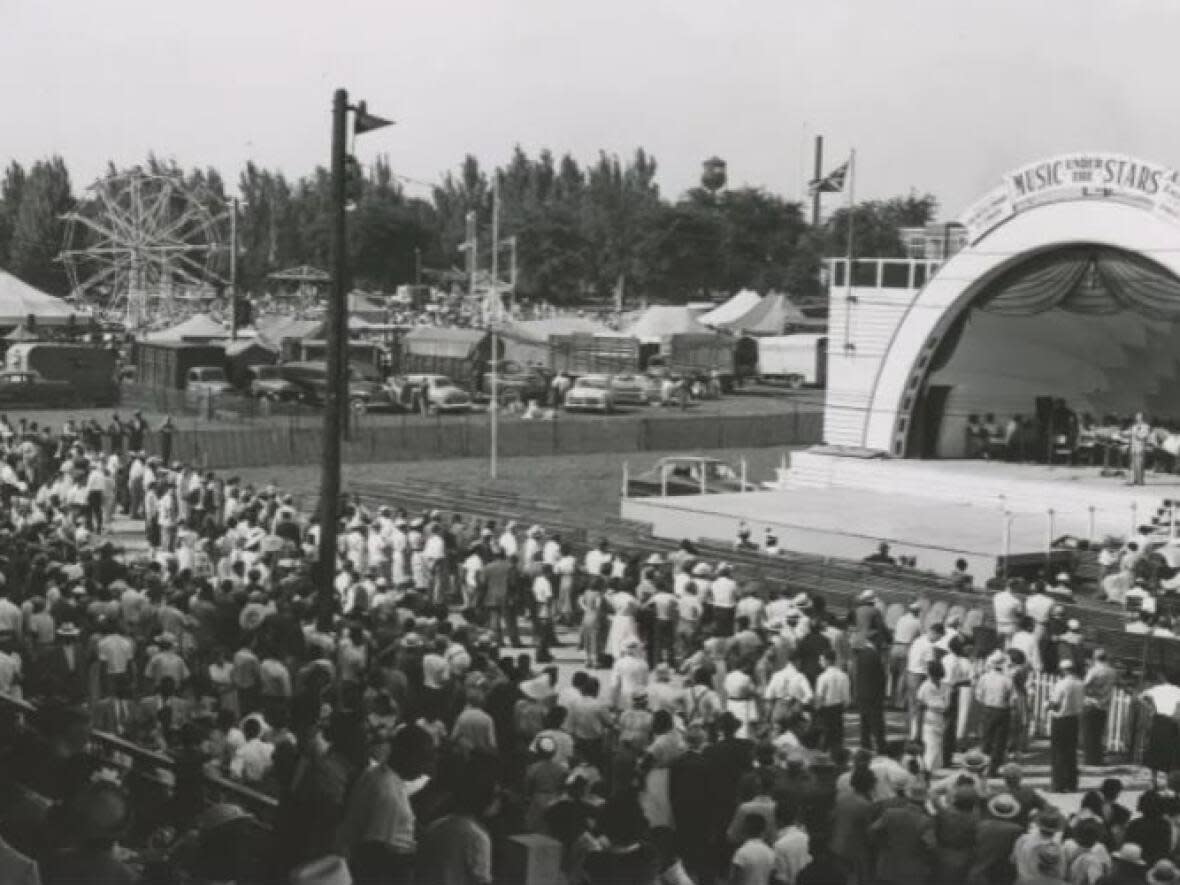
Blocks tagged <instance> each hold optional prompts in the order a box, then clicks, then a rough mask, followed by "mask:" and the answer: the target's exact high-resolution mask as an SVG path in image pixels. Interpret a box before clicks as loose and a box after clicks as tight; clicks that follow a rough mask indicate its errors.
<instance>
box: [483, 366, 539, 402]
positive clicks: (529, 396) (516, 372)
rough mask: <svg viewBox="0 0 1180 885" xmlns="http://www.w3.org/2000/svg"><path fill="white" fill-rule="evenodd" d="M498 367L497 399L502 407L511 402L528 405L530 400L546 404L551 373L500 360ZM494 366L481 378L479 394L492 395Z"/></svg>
mask: <svg viewBox="0 0 1180 885" xmlns="http://www.w3.org/2000/svg"><path fill="white" fill-rule="evenodd" d="M495 367H496V375H495V381H496V391H497V399H498V400H499V401H500V404H501V405H507V404H508V403H511V402H520V403H526V402H528V401H530V400H533V401H536V402H544V401H545V397H546V395H547V394H548V392H549V379H550V376H549V373H548V372H547V371H546V370H545V369H543V368H541V367H540V366H522V365H521V364H520V363H518V362H516V361H515V360H498V361H496V363H495ZM491 369H492V364H491V363H489V364H488V368H487V371H485V372H484V373H483V375H482V376H481V377H480V382H479V392H480V393H481V394H483V395H484V396H487V397H491V395H492V371H491Z"/></svg>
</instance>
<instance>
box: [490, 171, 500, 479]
mask: <svg viewBox="0 0 1180 885" xmlns="http://www.w3.org/2000/svg"><path fill="white" fill-rule="evenodd" d="M488 307H490V308H491V316H490V317H489V322H488V326H489V327H490V329H491V331H492V404H491V410H492V421H491V425H492V427H491V444H490V445H489V446H488V448H489V450H490V453H491V459H492V460H491V464H490V466H489V471H488V472H489V474H490V476H491V478H492V479H495V478H496V461H497V460H498V458H497V456H498V452H497V449H498V448H499V443H500V367H499V365H498V363H499V359H498V357H499V354H498V353H497V352H496V344H497V343H498V341H499V336H497V335H496V324H497V323H498V322H499V321H500V176H499V174H498V173H497V174H496V175H494V176H493V177H492V291H491V297H490V298H489V299H488Z"/></svg>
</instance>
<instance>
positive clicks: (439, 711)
mask: <svg viewBox="0 0 1180 885" xmlns="http://www.w3.org/2000/svg"><path fill="white" fill-rule="evenodd" d="M2 424H3V426H4V427H7V428H8V430H9V431H11V432H10V433H4V434H2V436H3V441H2V442H0V445H2V446H3V464H2V466H0V505H2V506H0V539H2V540H0V573H2V575H3V578H2V580H0V694H4V695H7V696H10V697H13V698H22V697H23V698H24V699H26V700H29V701H32V702H33V703H34V704H35V705H36V707H37V711H36V713H35V714H31V713H28V712H24V713H14V712H12V711H11V710H10V711H9V713H8V714H6V717H7V719H13V720H14V721H16V719H18V718H19V719H24V720H25V724H26V725H28V726H30V728H31V729H32V730H33V731H35V732H39V735H40V737H41V738H42V739H44V741H45V742H46V745H47V747H48V750H47V751H46V752H45V753H43V754H42V755H41V756H40V758H41V759H43V760H49V762H50V763H51V764H49V765H48V766H47V770H45V771H44V772H42V773H41V775H40V776H39V777H38V786H39V788H40V789H41V791H42V792H43V793H44V794H45V795H46V796H48V797H49V798H50V799H51V800H52V805H51V807H50V808H49V810H48V811H47V812H46V813H45V814H44V816H43V817H41V818H40V819H39V820H37V821H36V822H34V823H33V824H30V823H28V822H24V823H23V824H22V825H21V826H15V825H13V826H9V825H8V822H7V821H6V820H5V819H4V817H3V816H2V815H0V835H3V836H4V837H5V838H6V839H7V840H8V841H7V842H0V882H4V883H8V882H13V883H18V882H19V883H31V882H45V883H60V885H66V883H79V882H89V883H100V882H101V883H108V882H110V883H122V882H153V883H154V882H182V881H183V882H205V883H223V882H237V883H254V882H258V883H264V882H294V883H341V882H358V883H361V882H365V883H367V882H372V883H402V882H417V883H420V885H434V883H446V885H452V883H453V885H460V883H491V882H506V883H507V882H512V883H516V882H523V881H526V872H525V871H526V869H534V870H535V869H543V868H544V864H545V863H550V862H551V863H552V867H551V868H550V869H551V870H552V875H553V876H557V875H560V876H563V877H564V878H565V881H567V882H570V883H576V885H616V883H627V885H655V883H661V885H663V883H667V885H673V883H675V885H684V883H690V885H717V883H720V882H726V883H732V885H772V883H775V885H821V883H823V885H827V883H840V885H846V883H856V885H869V883H898V885H902V883H935V882H939V883H942V882H947V883H949V882H971V883H979V885H1005V883H1012V882H1027V883H1042V885H1043V883H1053V882H1070V883H1077V885H1094V883H1097V882H1100V881H1104V882H1111V883H1131V882H1141V883H1142V882H1149V883H1152V885H1165V883H1171V882H1180V871H1178V870H1177V868H1176V866H1174V859H1175V857H1176V852H1178V851H1180V842H1178V841H1177V839H1176V836H1175V833H1176V832H1177V830H1178V827H1180V771H1175V773H1172V774H1169V772H1174V770H1177V769H1180V729H1178V728H1177V725H1176V720H1175V719H1174V718H1173V713H1174V712H1175V711H1176V709H1177V706H1178V704H1180V688H1177V687H1175V686H1173V685H1172V684H1170V683H1169V682H1167V681H1160V683H1159V684H1158V685H1156V686H1155V687H1153V688H1151V689H1149V690H1148V691H1147V692H1146V693H1145V695H1144V697H1145V700H1144V704H1145V708H1144V709H1145V711H1146V713H1145V718H1144V720H1143V721H1144V723H1145V724H1144V731H1145V733H1146V735H1147V740H1146V748H1147V749H1146V756H1145V758H1144V762H1145V764H1146V765H1147V766H1148V767H1150V768H1151V769H1152V771H1153V772H1155V773H1158V776H1156V777H1155V778H1154V780H1153V783H1152V786H1151V788H1150V789H1149V790H1148V791H1147V792H1145V793H1144V794H1143V796H1142V798H1141V799H1140V800H1139V801H1138V803H1137V808H1136V811H1135V812H1134V813H1132V811H1131V810H1130V809H1128V808H1127V807H1124V805H1122V804H1120V802H1119V797H1120V793H1121V792H1122V790H1123V788H1124V784H1123V782H1122V781H1120V780H1119V779H1117V778H1106V779H1104V780H1103V779H1101V777H1100V776H1099V774H1098V773H1099V772H1101V771H1103V769H1091V770H1090V773H1091V774H1092V776H1093V777H1094V783H1095V786H1097V787H1098V788H1097V789H1094V790H1091V791H1088V792H1086V793H1085V794H1084V795H1083V796H1082V799H1081V807H1080V810H1078V811H1076V812H1074V813H1071V814H1065V813H1064V812H1063V811H1062V810H1061V809H1060V808H1058V807H1055V806H1054V804H1053V803H1052V802H1050V801H1048V800H1047V798H1046V796H1045V795H1043V794H1042V793H1040V792H1038V791H1037V790H1035V789H1033V788H1031V787H1030V786H1029V785H1028V784H1027V783H1026V782H1025V780H1024V772H1023V771H1022V768H1021V766H1022V764H1023V765H1026V766H1027V765H1028V763H1029V761H1030V759H1031V758H1032V757H1031V756H1030V747H1029V735H1030V733H1031V732H1032V731H1033V729H1032V728H1031V725H1032V723H1031V721H1030V720H1031V717H1033V716H1034V715H1035V713H1034V710H1033V705H1032V702H1031V687H1032V683H1033V681H1034V680H1035V679H1037V678H1039V677H1040V675H1041V674H1045V673H1051V674H1058V675H1059V678H1057V679H1056V680H1055V681H1054V683H1053V687H1052V693H1051V698H1050V702H1049V711H1050V712H1049V716H1050V723H1049V733H1050V755H1051V783H1050V788H1051V791H1052V792H1054V793H1077V792H1078V791H1079V787H1080V782H1079V767H1080V766H1079V750H1080V752H1081V762H1082V763H1084V765H1085V766H1101V765H1103V763H1104V762H1105V761H1106V760H1105V758H1104V755H1105V743H1104V738H1105V735H1106V733H1107V723H1108V716H1109V713H1110V709H1111V703H1112V698H1113V696H1114V693H1115V690H1116V685H1117V683H1118V680H1119V674H1118V672H1117V671H1116V669H1115V668H1114V667H1113V666H1112V664H1111V662H1110V661H1109V660H1108V656H1107V654H1106V653H1105V652H1104V651H1103V649H1102V648H1099V647H1095V646H1094V644H1093V643H1092V642H1090V641H1088V640H1087V637H1086V636H1085V634H1084V632H1083V631H1082V629H1081V625H1079V624H1077V623H1076V622H1071V621H1069V620H1068V619H1065V618H1064V617H1063V616H1062V613H1061V612H1060V611H1059V610H1058V606H1057V604H1056V603H1055V602H1054V598H1053V595H1052V594H1051V593H1049V592H1046V591H1048V590H1049V589H1050V587H1051V586H1055V585H1056V584H1058V583H1060V582H1059V581H1058V582H1055V581H1047V582H1044V585H1043V586H1042V585H1040V584H1034V585H1033V586H1031V587H1025V586H1023V585H1022V583H1021V582H1017V581H1013V582H1010V583H1009V584H1006V585H1005V584H1001V585H999V586H997V587H995V588H994V595H993V604H994V615H995V617H994V623H989V624H982V625H975V624H965V623H963V622H962V621H961V620H960V619H958V618H956V617H953V616H952V617H949V618H946V619H944V620H942V621H939V620H938V619H935V618H931V617H928V616H927V606H926V604H925V603H924V602H923V601H922V600H920V599H914V600H913V601H912V603H911V604H910V605H909V607H908V609H907V611H905V613H904V614H902V615H901V616H900V617H899V618H897V619H896V620H892V619H889V620H888V621H887V619H886V617H885V607H884V606H883V605H882V603H881V601H880V600H878V599H877V598H876V595H875V594H874V593H873V592H872V591H866V592H865V593H864V594H863V595H862V596H861V598H860V599H859V600H857V603H856V605H855V606H853V607H852V609H851V611H846V612H845V611H836V610H834V607H830V606H829V605H828V604H827V600H825V598H824V597H823V596H822V595H821V594H815V593H811V594H809V593H804V592H798V593H795V592H788V591H774V592H767V590H766V588H765V587H763V586H761V585H760V584H759V583H758V582H755V581H750V580H742V576H741V575H740V574H739V573H738V571H739V570H737V569H735V568H733V567H731V566H730V565H729V564H727V563H724V562H716V561H709V560H708V559H706V558H703V557H701V556H700V555H699V554H698V552H697V551H696V550H695V548H694V546H693V545H692V544H691V543H689V542H685V543H684V544H682V545H681V546H680V548H679V549H678V550H676V551H675V552H674V553H672V554H671V555H667V556H665V555H660V554H657V553H652V554H649V555H644V554H637V553H635V552H633V551H622V550H616V549H614V548H612V546H611V545H610V544H609V543H607V542H605V541H603V542H601V543H595V544H593V545H592V546H591V547H590V549H579V548H578V547H577V546H576V545H573V544H571V543H570V542H569V540H568V539H563V538H562V537H560V535H559V534H557V533H555V532H553V531H548V530H546V528H545V527H544V526H541V525H531V526H529V525H523V524H516V523H513V522H501V521H491V520H487V519H481V518H476V517H473V516H471V515H467V514H460V513H442V512H439V511H437V510H429V511H426V512H412V511H409V510H407V509H404V508H399V507H398V506H397V505H396V502H390V503H389V504H385V503H378V504H374V503H372V502H363V501H360V500H357V499H355V498H352V497H349V498H346V499H345V500H343V501H342V502H341V508H340V509H341V513H340V544H339V553H338V557H337V559H336V561H335V562H332V563H321V562H317V549H318V538H319V530H320V526H319V521H318V516H317V515H316V514H315V513H313V512H307V511H304V510H302V509H301V508H300V507H299V506H297V503H298V502H297V501H296V499H295V498H294V497H292V495H290V494H289V493H287V492H286V491H284V490H283V489H282V488H279V487H277V486H273V485H268V486H265V487H258V486H252V485H250V484H247V483H244V482H241V481H240V480H239V479H238V478H236V477H234V476H221V475H217V474H215V473H210V472H203V471H200V470H196V469H194V468H193V467H192V466H191V465H184V464H180V463H174V462H171V461H170V460H169V459H168V458H163V457H158V456H148V455H146V454H145V452H144V451H143V448H142V439H143V437H142V435H139V436H133V435H129V434H127V435H114V436H111V435H109V434H108V435H102V434H94V433H90V434H87V433H84V432H81V431H79V430H78V429H77V428H76V427H73V426H72V425H70V426H67V427H65V428H61V429H58V430H46V429H45V428H37V427H33V426H30V425H28V424H27V423H20V422H18V426H17V427H13V426H12V425H11V424H9V423H8V422H7V421H4V422H2ZM134 443H139V445H135V444H134ZM119 520H124V522H123V523H122V524H123V525H124V526H127V525H130V526H131V527H132V529H133V530H134V531H136V532H138V531H139V530H140V527H142V539H140V538H138V537H137V538H136V539H135V540H134V542H131V541H124V543H122V545H119V544H116V543H114V542H113V541H112V540H111V536H110V528H111V525H112V523H113V522H117V521H119ZM126 520H130V521H131V522H129V523H128V522H126ZM886 553H887V552H886ZM886 553H883V554H881V555H886ZM1064 578H1066V579H1068V576H1064ZM1046 600H1047V601H1046ZM525 640H527V644H526V643H525ZM561 642H565V643H574V642H576V643H577V645H578V648H579V652H578V654H579V658H580V660H581V664H582V666H580V667H577V666H571V665H569V664H565V665H563V666H560V667H559V666H558V665H557V664H556V663H554V654H553V651H554V649H555V647H557V646H558V644H559V643H561ZM522 647H523V648H526V649H528V650H527V651H525V652H521V651H520V649H521V648H522ZM571 670H572V671H574V672H572V673H571V672H570V671H571ZM890 708H894V709H897V710H900V711H903V712H904V716H903V717H902V718H903V719H904V725H903V726H901V728H900V730H897V729H895V730H894V731H893V732H892V733H891V732H890V731H889V729H888V728H887V725H886V711H887V710H888V709H890ZM0 709H3V708H2V707H0ZM852 717H855V721H856V728H855V731H852V730H849V731H848V732H846V727H845V726H846V721H847V720H849V719H850V718H852ZM893 718H895V719H896V717H893ZM9 724H12V723H9ZM91 728H94V729H97V730H98V731H100V732H103V733H105V734H108V735H112V736H114V737H115V738H118V739H121V740H123V741H126V742H129V743H131V744H136V745H139V746H140V747H143V748H146V749H150V750H153V751H156V752H159V753H166V754H168V755H169V756H170V757H171V758H172V764H171V766H170V768H171V775H172V778H173V784H172V788H171V791H170V794H169V796H168V799H167V801H166V802H165V803H163V804H161V805H159V806H157V807H156V808H154V809H153V812H152V819H150V820H144V819H143V815H142V814H137V811H139V809H138V808H137V806H136V803H135V801H134V800H133V796H134V795H135V790H134V789H133V784H132V783H131V782H130V780H129V778H130V774H129V773H128V772H127V770H126V769H120V768H118V767H117V766H115V767H112V765H111V760H110V759H109V758H104V757H99V756H94V755H91V754H90V753H89V752H88V748H87V744H88V741H87V736H88V735H89V733H90V732H89V729H91ZM16 734H18V732H17V731H14V730H13V729H10V728H5V729H4V731H3V735H4V736H5V743H6V744H7V743H13V744H16V743H19V740H20V738H18V737H16V736H14V735H16ZM852 747H855V749H852ZM9 749H10V750H11V748H9ZM11 752H13V753H15V752H16V751H15V750H12V751H11ZM9 758H10V760H11V759H13V758H17V756H16V755H12V756H10V757H9ZM8 768H9V771H8V772H6V773H7V774H9V775H10V776H11V775H13V774H14V773H15V772H13V771H12V770H11V769H12V766H11V765H10V766H8ZM207 775H215V776H216V777H217V778H221V779H229V780H232V781H237V782H239V783H241V784H242V785H244V786H246V787H249V788H250V789H252V790H254V791H256V792H258V793H261V794H265V795H269V796H271V797H272V798H273V799H274V801H275V803H276V806H275V810H274V812H273V815H271V816H270V819H268V820H267V821H265V823H266V824H267V828H266V829H264V828H261V827H260V822H259V821H258V820H257V819H256V818H255V814H254V813H252V811H257V809H250V808H249V807H246V805H248V803H246V805H242V804H228V803H227V802H226V801H225V796H224V795H219V796H217V797H216V798H217V800H218V801H213V798H214V797H213V795H212V791H213V787H212V786H210V784H211V783H213V782H212V781H210V780H209V779H208V778H207ZM1099 783H1100V786H1099ZM243 801H244V800H243ZM522 836H527V837H529V838H524V839H522V838H521V837H522ZM536 837H544V838H536ZM522 853H527V854H529V861H528V862H527V863H526V862H525V861H523V860H522V859H521V855H522ZM533 875H536V874H535V873H534V874H533ZM532 881H549V879H544V880H540V879H535V878H534V879H533V880H532Z"/></svg>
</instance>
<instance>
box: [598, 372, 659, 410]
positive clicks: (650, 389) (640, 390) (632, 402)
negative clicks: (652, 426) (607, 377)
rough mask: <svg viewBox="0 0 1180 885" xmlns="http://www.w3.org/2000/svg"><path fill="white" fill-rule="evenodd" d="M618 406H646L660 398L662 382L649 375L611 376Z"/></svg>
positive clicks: (612, 388)
mask: <svg viewBox="0 0 1180 885" xmlns="http://www.w3.org/2000/svg"><path fill="white" fill-rule="evenodd" d="M610 384H611V390H613V391H614V393H615V405H616V406H646V405H650V404H651V403H654V402H658V401H659V399H660V383H659V381H657V380H656V379H654V378H651V377H649V376H647V375H632V374H621V375H612V376H611V381H610Z"/></svg>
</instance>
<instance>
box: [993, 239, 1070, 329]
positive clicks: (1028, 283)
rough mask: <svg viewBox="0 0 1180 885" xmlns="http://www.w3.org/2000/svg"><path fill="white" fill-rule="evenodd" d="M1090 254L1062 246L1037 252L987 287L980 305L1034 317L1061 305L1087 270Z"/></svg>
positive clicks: (1000, 312)
mask: <svg viewBox="0 0 1180 885" xmlns="http://www.w3.org/2000/svg"><path fill="white" fill-rule="evenodd" d="M1088 263H1089V254H1088V253H1087V252H1082V251H1079V250H1076V249H1060V250H1057V251H1054V252H1049V253H1047V254H1045V255H1038V256H1036V257H1034V258H1030V259H1029V260H1028V261H1026V262H1024V263H1023V264H1020V265H1019V266H1017V267H1015V268H1013V269H1012V270H1010V271H1008V272H1007V273H1006V274H1004V275H1003V276H1001V277H1000V278H999V279H998V280H996V282H995V283H994V284H993V285H992V286H989V287H988V290H987V291H986V292H985V293H984V296H983V298H982V299H981V301H980V302H979V307H980V308H981V309H983V310H986V311H989V312H991V313H999V314H1004V315H1006V316H1032V315H1033V314H1038V313H1043V312H1044V311H1046V310H1052V309H1053V308H1054V307H1057V306H1059V305H1060V304H1061V303H1062V302H1063V301H1065V299H1066V298H1067V297H1069V294H1070V293H1071V292H1073V290H1074V289H1075V288H1076V287H1077V285H1078V282H1079V281H1080V280H1081V279H1082V276H1083V275H1084V274H1085V272H1086V267H1087V265H1088Z"/></svg>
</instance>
